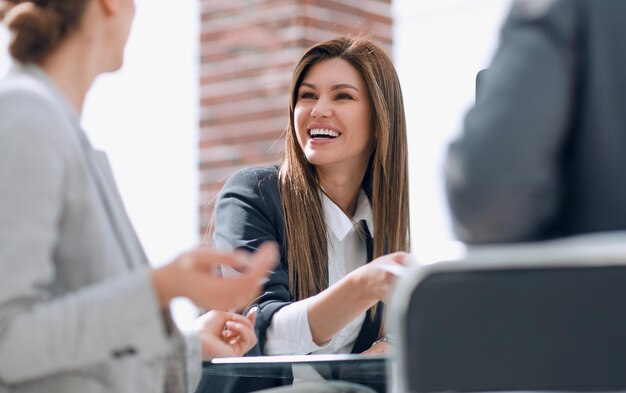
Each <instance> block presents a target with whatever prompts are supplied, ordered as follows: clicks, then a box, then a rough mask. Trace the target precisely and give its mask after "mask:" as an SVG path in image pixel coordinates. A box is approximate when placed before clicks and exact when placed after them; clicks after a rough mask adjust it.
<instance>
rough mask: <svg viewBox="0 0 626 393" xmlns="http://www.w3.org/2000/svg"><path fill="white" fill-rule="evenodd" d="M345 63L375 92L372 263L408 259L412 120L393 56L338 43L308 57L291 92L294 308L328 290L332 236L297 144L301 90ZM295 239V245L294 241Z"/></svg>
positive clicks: (367, 182) (359, 43)
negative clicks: (330, 63) (325, 66)
mask: <svg viewBox="0 0 626 393" xmlns="http://www.w3.org/2000/svg"><path fill="white" fill-rule="evenodd" d="M332 58H341V59H343V60H346V61H347V62H349V63H350V64H351V65H352V66H353V67H354V68H355V69H356V70H357V71H358V72H359V73H360V74H361V76H362V78H363V80H364V81H365V84H366V85H367V87H368V90H369V100H370V107H371V109H372V110H371V125H372V135H373V141H374V142H373V145H374V147H373V151H372V153H371V156H370V159H369V164H368V167H367V170H366V173H365V177H364V179H363V183H362V188H363V190H364V191H365V193H366V195H367V196H368V198H369V199H370V202H371V205H372V209H373V216H374V228H376V231H375V233H374V237H373V257H374V258H377V257H379V256H381V255H384V254H387V253H391V252H395V251H408V250H409V243H410V233H409V205H408V201H409V195H408V194H409V192H408V189H409V185H408V164H407V140H406V120H405V115H404V104H403V102H402V92H401V89H400V82H399V80H398V76H397V74H396V71H395V69H394V67H393V64H392V62H391V60H390V59H389V57H388V56H387V54H386V53H385V52H384V51H383V50H382V49H381V48H380V47H379V46H377V45H376V44H374V43H373V42H372V41H371V40H369V39H367V38H356V37H339V38H336V39H333V40H330V41H326V42H322V43H320V44H317V45H315V46H313V47H311V48H310V49H308V50H307V51H306V53H305V54H304V55H303V56H302V58H301V59H300V61H299V62H298V64H297V65H296V67H295V70H294V73H293V76H292V80H291V90H290V95H291V97H290V102H289V126H288V128H287V132H286V139H285V159H284V161H283V163H282V166H281V168H280V175H279V177H280V185H279V189H280V199H281V204H282V207H283V211H284V216H285V231H286V234H285V235H286V236H285V238H286V250H287V258H288V260H289V287H290V290H291V293H292V294H293V297H294V300H302V299H305V298H308V297H310V296H314V295H316V294H318V293H319V292H321V291H323V290H324V289H326V287H327V286H328V248H327V231H326V225H325V222H324V215H323V210H322V203H321V199H320V196H319V192H318V190H319V184H318V180H317V176H316V174H315V167H314V166H313V165H312V164H310V163H309V162H308V161H307V159H306V157H305V155H304V153H303V151H302V149H301V147H300V145H299V144H298V140H297V137H296V129H295V125H294V108H295V105H296V102H297V99H298V89H299V88H300V84H301V83H302V80H303V79H304V77H305V75H306V74H307V72H308V70H309V69H310V68H311V66H312V65H314V64H316V63H318V62H320V61H323V60H327V59H332ZM296 239H297V240H296Z"/></svg>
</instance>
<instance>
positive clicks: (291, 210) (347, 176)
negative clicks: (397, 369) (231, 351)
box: [214, 37, 409, 391]
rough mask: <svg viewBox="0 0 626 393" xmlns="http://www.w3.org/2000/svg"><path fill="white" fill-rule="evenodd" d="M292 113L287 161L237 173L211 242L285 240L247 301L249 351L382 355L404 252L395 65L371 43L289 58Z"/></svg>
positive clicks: (401, 133)
mask: <svg viewBox="0 0 626 393" xmlns="http://www.w3.org/2000/svg"><path fill="white" fill-rule="evenodd" d="M289 113H290V116H289V126H288V129H287V134H286V140H285V159H284V161H283V163H282V166H281V167H280V168H278V167H266V168H252V169H246V170H243V171H240V172H238V173H236V174H235V175H233V176H232V177H231V178H230V179H229V180H228V182H227V183H226V184H225V186H224V188H223V189H222V191H221V193H220V195H219V196H218V200H217V203H216V207H215V220H214V222H215V243H216V246H217V247H219V248H225V249H231V248H242V249H246V250H254V249H256V248H257V247H258V246H259V245H260V244H261V242H263V241H264V240H270V239H271V240H274V241H277V242H278V243H279V244H280V245H281V264H280V265H279V266H278V267H277V268H276V269H275V270H274V273H273V274H272V275H271V276H270V280H269V281H268V282H267V283H266V284H265V288H264V293H263V295H262V296H261V297H260V298H258V299H257V301H256V302H255V303H256V304H255V305H254V306H256V307H258V310H259V311H258V319H257V323H256V328H257V331H258V332H259V345H258V346H257V347H256V348H255V349H254V350H253V351H252V352H251V354H256V355H260V354H266V355H279V354H280V355H304V354H311V353H314V354H326V353H381V352H385V351H388V350H389V349H390V348H389V344H388V343H387V342H383V341H380V342H378V343H376V342H377V339H378V338H380V337H382V336H383V335H384V328H383V327H382V323H381V322H382V309H383V303H384V302H385V301H386V300H387V298H388V296H389V293H390V288H391V286H392V284H393V282H394V280H395V276H394V275H393V274H392V273H391V272H390V270H391V269H388V267H389V266H390V265H392V266H396V267H398V266H399V265H402V264H403V263H404V259H405V256H406V251H408V248H409V211H408V210H409V209H408V180H407V147H406V125H405V117H404V107H403V103H402V94H401V90H400V84H399V81H398V78H397V76H396V73H395V70H394V68H393V65H392V63H391V60H390V59H389V57H388V56H387V55H386V54H385V52H384V51H383V50H382V49H381V48H380V47H378V46H377V45H376V44H374V43H373V42H372V41H371V40H368V39H362V38H350V37H340V38H337V39H334V40H330V41H327V42H323V43H320V44H318V45H315V46H313V47H312V48H310V49H309V50H308V51H307V52H306V53H305V54H304V55H303V56H302V58H301V59H300V61H299V62H298V64H297V65H296V68H295V71H294V74H293V77H292V84H291V98H290V105H289ZM375 343H376V344H375ZM373 344H375V345H373ZM294 373H295V374H296V375H294V377H298V378H299V377H301V375H297V372H294ZM266 382H267V381H266ZM256 387H257V388H258V387H259V386H256ZM246 388H247V387H245V386H241V385H238V386H237V387H236V389H234V390H236V391H245V390H246Z"/></svg>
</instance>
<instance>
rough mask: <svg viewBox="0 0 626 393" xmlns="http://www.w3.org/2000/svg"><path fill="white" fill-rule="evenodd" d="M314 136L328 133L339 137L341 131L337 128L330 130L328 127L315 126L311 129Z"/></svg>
mask: <svg viewBox="0 0 626 393" xmlns="http://www.w3.org/2000/svg"><path fill="white" fill-rule="evenodd" d="M309 134H311V136H312V137H316V136H320V135H327V136H330V137H333V138H337V137H338V136H339V132H338V131H335V130H328V129H326V128H315V129H312V130H310V131H309Z"/></svg>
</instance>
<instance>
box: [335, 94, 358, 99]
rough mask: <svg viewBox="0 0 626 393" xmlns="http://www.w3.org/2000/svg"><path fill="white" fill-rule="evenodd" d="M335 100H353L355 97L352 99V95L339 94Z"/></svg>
mask: <svg viewBox="0 0 626 393" xmlns="http://www.w3.org/2000/svg"><path fill="white" fill-rule="evenodd" d="M335 99H337V100H353V99H354V97H352V95H350V94H348V93H338V94H337V95H336V96H335Z"/></svg>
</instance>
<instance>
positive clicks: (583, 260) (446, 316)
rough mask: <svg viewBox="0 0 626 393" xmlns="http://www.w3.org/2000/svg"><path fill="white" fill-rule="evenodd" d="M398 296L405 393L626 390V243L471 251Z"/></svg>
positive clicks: (623, 239)
mask: <svg viewBox="0 0 626 393" xmlns="http://www.w3.org/2000/svg"><path fill="white" fill-rule="evenodd" d="M395 296H398V297H402V296H404V298H403V299H404V301H399V303H401V304H402V305H398V304H392V308H393V309H392V314H393V315H394V316H392V318H394V320H392V321H390V324H391V326H392V327H393V326H395V328H396V329H395V334H396V335H397V336H398V338H399V341H400V345H399V348H398V349H399V354H398V356H399V357H398V359H397V365H398V367H399V379H400V380H399V381H396V384H397V386H398V390H397V391H400V392H441V391H460V392H472V391H513V390H544V391H545V390H560V391H583V390H584V391H589V390H624V389H626V235H623V234H617V235H616V234H611V235H610V236H585V237H578V238H575V239H569V240H565V241H553V242H544V243H541V244H527V245H522V246H499V247H482V248H479V249H475V250H473V251H472V250H470V251H469V253H468V256H467V257H466V258H464V259H463V260H459V261H450V262H443V263H439V264H433V265H429V266H425V267H423V268H421V269H418V270H417V271H415V272H414V274H413V275H412V276H411V277H407V278H405V279H404V280H403V282H402V283H400V285H399V288H398V292H397V293H396V295H395ZM390 383H391V382H390Z"/></svg>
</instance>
